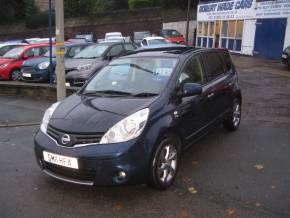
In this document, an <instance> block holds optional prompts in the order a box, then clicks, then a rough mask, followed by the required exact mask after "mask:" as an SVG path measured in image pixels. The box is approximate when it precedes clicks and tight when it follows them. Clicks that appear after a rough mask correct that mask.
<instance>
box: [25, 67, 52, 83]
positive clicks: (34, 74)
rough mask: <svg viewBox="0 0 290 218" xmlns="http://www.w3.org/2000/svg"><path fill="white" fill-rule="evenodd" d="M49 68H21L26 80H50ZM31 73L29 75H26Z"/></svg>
mask: <svg viewBox="0 0 290 218" xmlns="http://www.w3.org/2000/svg"><path fill="white" fill-rule="evenodd" d="M49 73H50V72H49V70H47V69H46V70H39V71H36V70H33V71H32V70H26V69H22V70H21V79H22V80H23V81H25V82H48V80H49ZM26 75H29V76H26Z"/></svg>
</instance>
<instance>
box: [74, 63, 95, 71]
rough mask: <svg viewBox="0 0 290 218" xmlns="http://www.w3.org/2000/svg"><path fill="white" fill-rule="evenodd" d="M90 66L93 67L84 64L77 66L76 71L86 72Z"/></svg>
mask: <svg viewBox="0 0 290 218" xmlns="http://www.w3.org/2000/svg"><path fill="white" fill-rule="evenodd" d="M92 66H93V65H92V64H86V65H82V66H79V67H78V68H77V69H78V71H86V70H89V69H90V68H91V67H92Z"/></svg>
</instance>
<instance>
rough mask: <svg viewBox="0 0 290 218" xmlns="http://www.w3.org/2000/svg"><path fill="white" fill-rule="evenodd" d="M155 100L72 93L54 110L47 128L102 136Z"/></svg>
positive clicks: (153, 98) (154, 98)
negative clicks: (100, 134) (49, 126)
mask: <svg viewBox="0 0 290 218" xmlns="http://www.w3.org/2000/svg"><path fill="white" fill-rule="evenodd" d="M157 98H158V97H152V98H131V97H96V96H94V97H92V96H80V95H78V94H74V95H72V96H70V97H69V98H67V99H65V100H64V101H63V102H62V103H61V104H60V105H59V106H58V107H57V109H56V110H55V112H54V114H53V116H52V118H51V120H50V125H52V126H53V127H54V128H56V129H59V130H62V131H65V132H67V133H80V134H92V133H105V132H106V131H108V130H109V129H110V128H111V127H112V126H113V125H115V124H116V123H117V122H119V121H120V120H122V119H124V118H125V117H127V116H129V115H131V114H133V113H135V112H137V111H139V110H141V109H144V108H147V107H149V105H150V104H152V103H153V101H154V100H156V99H157Z"/></svg>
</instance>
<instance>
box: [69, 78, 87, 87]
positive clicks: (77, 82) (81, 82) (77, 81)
mask: <svg viewBox="0 0 290 218" xmlns="http://www.w3.org/2000/svg"><path fill="white" fill-rule="evenodd" d="M66 81H67V82H68V83H70V84H71V85H75V86H82V85H84V84H85V82H86V80H84V79H67V80H66Z"/></svg>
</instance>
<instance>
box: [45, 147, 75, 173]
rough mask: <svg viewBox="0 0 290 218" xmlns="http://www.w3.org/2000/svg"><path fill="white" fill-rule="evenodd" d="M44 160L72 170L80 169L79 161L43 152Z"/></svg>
mask: <svg viewBox="0 0 290 218" xmlns="http://www.w3.org/2000/svg"><path fill="white" fill-rule="evenodd" d="M43 159H44V161H46V162H48V163H52V164H55V165H58V166H63V167H67V168H72V169H79V165H78V159H77V158H74V157H66V156H62V155H58V154H53V153H50V152H47V151H43Z"/></svg>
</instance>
